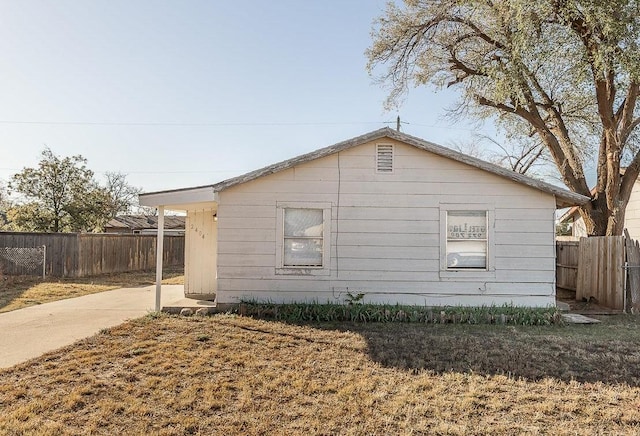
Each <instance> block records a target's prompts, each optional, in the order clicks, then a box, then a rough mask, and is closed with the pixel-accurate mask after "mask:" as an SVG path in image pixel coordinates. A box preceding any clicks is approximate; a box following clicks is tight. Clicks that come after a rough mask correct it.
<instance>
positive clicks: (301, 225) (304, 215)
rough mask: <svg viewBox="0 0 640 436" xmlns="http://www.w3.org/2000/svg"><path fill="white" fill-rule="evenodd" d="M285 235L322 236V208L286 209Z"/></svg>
mask: <svg viewBox="0 0 640 436" xmlns="http://www.w3.org/2000/svg"><path fill="white" fill-rule="evenodd" d="M284 236H285V237H287V236H316V237H318V236H322V209H285V210H284Z"/></svg>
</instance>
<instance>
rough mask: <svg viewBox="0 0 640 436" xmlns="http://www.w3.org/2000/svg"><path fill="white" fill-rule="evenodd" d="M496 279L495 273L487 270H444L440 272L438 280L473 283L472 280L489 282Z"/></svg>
mask: <svg viewBox="0 0 640 436" xmlns="http://www.w3.org/2000/svg"><path fill="white" fill-rule="evenodd" d="M495 278H496V271H495V270H493V271H487V270H474V271H468V270H467V271H465V270H446V271H440V280H442V281H474V280H491V279H495Z"/></svg>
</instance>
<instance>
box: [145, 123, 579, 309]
mask: <svg viewBox="0 0 640 436" xmlns="http://www.w3.org/2000/svg"><path fill="white" fill-rule="evenodd" d="M586 201H588V198H587V197H584V196H581V195H578V194H575V193H572V192H569V191H566V190H564V189H561V188H558V187H556V186H553V185H550V184H547V183H544V182H541V181H538V180H534V179H531V178H528V177H525V176H523V175H520V174H517V173H514V172H512V171H509V170H506V169H504V168H501V167H498V166H496V165H492V164H490V163H487V162H484V161H481V160H479V159H476V158H473V157H470V156H467V155H464V154H461V153H458V152H455V151H452V150H450V149H447V148H445V147H442V146H439V145H436V144H433V143H431V142H427V141H424V140H422V139H419V138H416V137H413V136H410V135H407V134H404V133H400V132H396V131H394V130H391V129H389V128H383V129H380V130H376V131H373V132H370V133H367V134H365V135H362V136H358V137H356V138H353V139H349V140H347V141H344V142H340V143H338V144H335V145H332V146H329V147H326V148H322V149H320V150H317V151H314V152H311V153H307V154H304V155H302V156H298V157H295V158H293V159H290V160H286V161H283V162H280V163H277V164H274V165H271V166H268V167H266V168H262V169H260V170H257V171H253V172H250V173H247V174H245V175H242V176H239V177H235V178H232V179H229V180H225V181H222V182H220V183H216V184H214V185H208V186H199V187H194V188H185V189H177V190H171V191H162V192H152V193H146V194H141V195H140V204H141V205H144V206H153V207H158V209H159V211H160V213H161V215H162V214H163V213H164V212H163V211H164V210H165V209H168V210H180V211H185V212H186V214H187V222H186V225H187V230H186V241H185V242H186V256H185V294H186V295H187V296H189V297H192V298H199V299H213V298H215V300H216V303H217V305H218V306H221V307H224V306H226V305H231V304H237V303H239V302H241V301H243V300H254V301H270V302H302V301H307V302H309V301H317V302H322V303H324V302H344V301H345V299H346V298H347V293H352V294H355V293H363V294H364V295H365V297H364V301H365V302H373V303H401V304H416V305H433V306H443V305H476V306H477V305H493V304H495V305H502V304H505V303H507V304H514V305H521V306H550V305H555V231H554V214H555V210H556V208H558V207H569V206H573V205H576V204H583V203H584V202H586ZM161 241H162V238H158V242H159V243H161ZM159 266H160V267H161V264H160V265H159ZM159 278H160V277H159ZM157 286H158V287H157V289H158V292H159V289H160V288H159V281H158V284H157ZM158 295H159V294H158ZM158 301H159V300H157V305H159V302H158Z"/></svg>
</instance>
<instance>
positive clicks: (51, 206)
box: [0, 148, 141, 232]
mask: <svg viewBox="0 0 640 436" xmlns="http://www.w3.org/2000/svg"><path fill="white" fill-rule="evenodd" d="M140 191H141V189H140V188H137V187H134V186H131V185H130V184H129V183H128V182H127V179H126V175H125V174H123V173H120V172H107V173H106V174H105V180H104V181H103V182H102V183H100V182H99V181H98V180H97V179H96V177H95V174H94V173H93V171H91V170H90V169H89V168H87V159H85V158H84V157H83V156H81V155H76V156H70V157H60V156H58V155H56V154H55V153H54V152H53V151H51V149H49V148H45V149H44V150H43V151H42V153H41V159H40V162H39V163H38V165H37V166H36V167H35V168H24V169H23V170H22V171H20V172H19V173H17V174H14V175H13V177H12V178H11V180H10V181H9V182H8V183H7V184H0V229H1V230H5V231H6V230H9V231H26V232H101V231H103V230H104V227H105V225H106V224H107V223H108V222H109V220H111V219H112V218H114V217H115V216H116V215H118V214H122V213H130V212H131V211H132V210H133V209H134V208H135V207H136V206H137V197H138V194H139V193H140Z"/></svg>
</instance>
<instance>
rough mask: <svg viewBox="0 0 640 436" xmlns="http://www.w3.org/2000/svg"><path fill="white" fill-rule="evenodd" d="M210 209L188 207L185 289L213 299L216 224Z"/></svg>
mask: <svg viewBox="0 0 640 436" xmlns="http://www.w3.org/2000/svg"><path fill="white" fill-rule="evenodd" d="M214 214H215V212H214V211H212V210H190V211H188V212H187V218H186V224H185V227H186V229H185V271H184V293H185V295H186V296H189V297H194V298H201V299H213V298H215V293H216V290H217V280H216V278H217V277H216V263H217V243H216V240H217V236H218V235H217V233H218V229H217V227H218V225H217V222H216V220H215V218H214Z"/></svg>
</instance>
